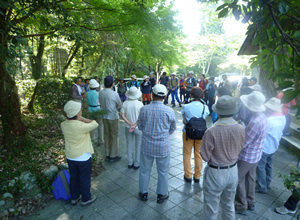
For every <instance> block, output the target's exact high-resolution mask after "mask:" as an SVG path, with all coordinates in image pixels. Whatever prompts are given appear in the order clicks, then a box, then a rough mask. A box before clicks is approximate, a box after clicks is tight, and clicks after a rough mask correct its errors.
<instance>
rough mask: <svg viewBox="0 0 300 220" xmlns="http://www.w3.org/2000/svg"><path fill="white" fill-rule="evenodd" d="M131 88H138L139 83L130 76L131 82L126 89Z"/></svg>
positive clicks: (134, 76)
mask: <svg viewBox="0 0 300 220" xmlns="http://www.w3.org/2000/svg"><path fill="white" fill-rule="evenodd" d="M132 86H135V87H136V88H139V87H140V85H139V82H138V81H137V79H136V75H132V76H131V81H130V82H129V83H128V88H130V87H132Z"/></svg>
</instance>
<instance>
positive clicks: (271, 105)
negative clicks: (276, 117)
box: [265, 97, 282, 112]
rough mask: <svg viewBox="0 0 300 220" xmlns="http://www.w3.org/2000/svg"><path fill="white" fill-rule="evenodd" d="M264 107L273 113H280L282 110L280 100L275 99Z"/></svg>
mask: <svg viewBox="0 0 300 220" xmlns="http://www.w3.org/2000/svg"><path fill="white" fill-rule="evenodd" d="M265 106H266V107H267V108H269V109H271V110H272V111H274V112H281V109H282V104H281V101H280V99H277V98H275V97H273V98H271V99H270V100H269V101H268V102H267V103H266V104H265Z"/></svg>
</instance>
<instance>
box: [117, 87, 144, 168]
mask: <svg viewBox="0 0 300 220" xmlns="http://www.w3.org/2000/svg"><path fill="white" fill-rule="evenodd" d="M126 96H127V100H126V101H125V102H124V103H123V106H122V109H121V115H122V118H123V119H124V121H125V122H126V125H125V135H126V140H127V156H128V168H129V169H130V168H134V169H135V170H137V169H139V167H140V156H141V142H142V132H141V131H140V130H139V129H138V128H137V127H136V122H137V119H138V116H139V114H140V109H141V108H142V107H143V104H142V103H141V102H140V101H138V98H140V97H141V92H140V91H139V90H138V89H137V88H136V87H131V88H130V89H129V90H128V91H127V92H126ZM134 138H135V159H134V160H133V157H132V154H133V153H132V149H133V139H134Z"/></svg>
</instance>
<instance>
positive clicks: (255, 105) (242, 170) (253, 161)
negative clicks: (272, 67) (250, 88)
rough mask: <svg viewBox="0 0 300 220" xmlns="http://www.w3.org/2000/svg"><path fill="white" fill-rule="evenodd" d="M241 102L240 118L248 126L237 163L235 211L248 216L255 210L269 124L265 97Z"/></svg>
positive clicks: (257, 94)
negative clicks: (259, 170)
mask: <svg viewBox="0 0 300 220" xmlns="http://www.w3.org/2000/svg"><path fill="white" fill-rule="evenodd" d="M240 100H241V107H240V117H241V120H242V121H243V122H244V123H245V125H246V128H245V134H246V136H245V137H246V140H245V144H244V147H243V150H242V151H241V153H240V155H239V160H238V163H237V164H238V173H239V183H238V187H237V193H236V197H235V210H236V213H238V214H241V215H247V210H250V211H254V210H255V179H256V167H257V164H258V162H259V160H260V159H261V155H262V149H263V146H264V141H265V137H266V133H267V128H268V127H267V126H268V124H267V118H266V116H265V114H264V113H263V112H264V111H265V110H266V107H265V106H264V102H265V97H264V95H263V94H262V93H261V92H258V91H254V92H252V93H251V94H249V95H243V96H241V97H240Z"/></svg>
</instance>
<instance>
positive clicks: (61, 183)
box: [52, 170, 71, 200]
mask: <svg viewBox="0 0 300 220" xmlns="http://www.w3.org/2000/svg"><path fill="white" fill-rule="evenodd" d="M69 185H70V174H69V171H68V170H61V171H59V172H58V174H57V176H56V177H55V180H54V181H53V183H52V187H53V190H52V193H53V195H54V197H55V199H56V200H60V199H63V200H70V199H71V194H70V188H69Z"/></svg>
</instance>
